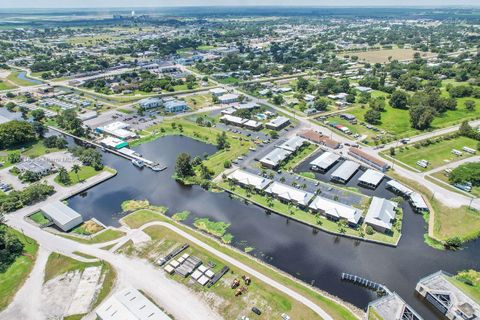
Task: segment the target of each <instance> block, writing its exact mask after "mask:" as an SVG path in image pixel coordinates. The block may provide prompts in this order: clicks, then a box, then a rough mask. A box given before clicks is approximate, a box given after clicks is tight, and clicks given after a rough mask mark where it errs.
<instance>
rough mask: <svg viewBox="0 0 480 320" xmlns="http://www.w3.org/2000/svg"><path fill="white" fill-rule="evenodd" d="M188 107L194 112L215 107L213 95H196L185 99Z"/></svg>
mask: <svg viewBox="0 0 480 320" xmlns="http://www.w3.org/2000/svg"><path fill="white" fill-rule="evenodd" d="M184 100H185V102H186V103H187V105H188V107H189V108H190V109H192V110H200V109H203V108H206V107H210V106H212V105H213V100H212V95H211V94H195V95H189V96H186V97H184Z"/></svg>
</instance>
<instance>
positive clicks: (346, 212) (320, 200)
mask: <svg viewBox="0 0 480 320" xmlns="http://www.w3.org/2000/svg"><path fill="white" fill-rule="evenodd" d="M309 208H310V209H312V210H313V211H316V212H320V213H321V214H323V215H325V216H326V217H327V218H329V219H331V220H335V221H337V220H339V219H345V220H347V221H348V224H349V225H351V226H356V225H357V224H358V223H359V222H360V219H361V218H362V212H361V211H360V210H359V209H357V208H354V207H351V206H349V205H346V204H343V203H340V202H338V201H334V200H330V199H327V198H324V197H319V196H317V197H316V198H315V199H314V200H313V201H312V203H310V205H309Z"/></svg>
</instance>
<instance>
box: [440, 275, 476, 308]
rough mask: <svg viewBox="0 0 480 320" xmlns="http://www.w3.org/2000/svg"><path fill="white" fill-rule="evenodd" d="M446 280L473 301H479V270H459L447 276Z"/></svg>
mask: <svg viewBox="0 0 480 320" xmlns="http://www.w3.org/2000/svg"><path fill="white" fill-rule="evenodd" d="M448 280H449V281H450V282H451V283H452V284H453V285H455V286H456V287H458V288H459V289H460V290H462V291H463V292H464V293H465V294H467V295H468V296H469V297H470V298H472V299H473V300H474V301H475V302H477V303H480V272H478V271H475V270H468V271H460V272H459V273H458V274H457V275H456V276H453V277H449V278H448ZM465 280H467V282H469V283H467V282H465Z"/></svg>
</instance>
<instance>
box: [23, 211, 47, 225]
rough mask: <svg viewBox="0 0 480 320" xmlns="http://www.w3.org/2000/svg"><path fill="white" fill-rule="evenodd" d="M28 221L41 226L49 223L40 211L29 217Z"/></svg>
mask: <svg viewBox="0 0 480 320" xmlns="http://www.w3.org/2000/svg"><path fill="white" fill-rule="evenodd" d="M28 218H29V219H30V220H32V221H34V222H36V223H38V224H39V225H41V226H44V225H47V224H48V223H50V220H48V219H47V218H46V217H45V216H44V215H43V213H42V212H41V211H38V212H35V213H34V214H32V215H31V216H29V217H28Z"/></svg>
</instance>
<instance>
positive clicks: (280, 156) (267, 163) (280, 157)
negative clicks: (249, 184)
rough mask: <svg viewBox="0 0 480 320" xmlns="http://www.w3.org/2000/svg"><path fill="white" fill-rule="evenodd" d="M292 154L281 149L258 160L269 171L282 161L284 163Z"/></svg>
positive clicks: (276, 149) (274, 150)
mask: <svg viewBox="0 0 480 320" xmlns="http://www.w3.org/2000/svg"><path fill="white" fill-rule="evenodd" d="M291 154H292V152H290V151H287V150H285V149H281V148H275V149H273V150H272V151H271V152H270V153H269V154H267V155H266V156H265V157H263V158H261V159H260V163H261V164H262V165H263V166H264V167H266V168H269V169H275V168H277V167H278V166H279V165H280V164H281V163H282V162H283V161H285V160H286V159H287V158H288V157H290V155H291Z"/></svg>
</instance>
